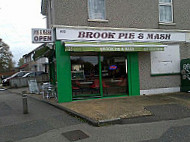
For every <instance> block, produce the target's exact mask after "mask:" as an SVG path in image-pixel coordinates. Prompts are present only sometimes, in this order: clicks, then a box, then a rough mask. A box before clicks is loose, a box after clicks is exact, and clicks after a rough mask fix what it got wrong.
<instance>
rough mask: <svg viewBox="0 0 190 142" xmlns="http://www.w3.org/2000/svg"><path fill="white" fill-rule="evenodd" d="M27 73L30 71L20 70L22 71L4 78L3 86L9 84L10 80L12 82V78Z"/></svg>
mask: <svg viewBox="0 0 190 142" xmlns="http://www.w3.org/2000/svg"><path fill="white" fill-rule="evenodd" d="M26 73H28V71H20V72H17V73H15V74H13V75H11V76H10V77H7V78H5V79H3V81H2V84H3V86H8V85H9V82H10V79H13V78H16V77H22V76H23V75H25V74H26Z"/></svg>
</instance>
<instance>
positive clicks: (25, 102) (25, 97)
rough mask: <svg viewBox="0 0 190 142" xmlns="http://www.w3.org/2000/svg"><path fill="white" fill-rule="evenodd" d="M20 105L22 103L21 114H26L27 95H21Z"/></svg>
mask: <svg viewBox="0 0 190 142" xmlns="http://www.w3.org/2000/svg"><path fill="white" fill-rule="evenodd" d="M22 103H23V114H27V113H28V104H27V95H25V94H23V95H22Z"/></svg>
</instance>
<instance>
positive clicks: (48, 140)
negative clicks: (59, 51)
mask: <svg viewBox="0 0 190 142" xmlns="http://www.w3.org/2000/svg"><path fill="white" fill-rule="evenodd" d="M28 108H29V113H28V114H23V109H22V97H21V96H20V95H17V94H14V93H10V92H9V91H0V142H13V141H14V142H70V141H74V140H78V139H80V140H78V141H82V142H161V141H166V142H170V141H171V142H179V141H180V142H189V140H190V117H185V118H179V119H177V120H165V121H155V122H152V121H151V122H146V123H134V122H133V123H131V124H130V123H122V124H116V125H106V126H102V127H94V126H91V125H89V124H87V123H86V122H84V121H83V120H81V119H78V118H76V117H73V116H70V115H69V114H67V113H65V112H63V111H62V110H59V109H57V108H55V107H53V106H51V105H49V104H46V103H43V102H40V101H37V100H34V99H32V98H28Z"/></svg>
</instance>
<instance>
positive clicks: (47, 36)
mask: <svg viewBox="0 0 190 142" xmlns="http://www.w3.org/2000/svg"><path fill="white" fill-rule="evenodd" d="M52 42H54V37H53V30H52V29H32V43H52Z"/></svg>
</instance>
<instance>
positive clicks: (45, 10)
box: [41, 0, 48, 15]
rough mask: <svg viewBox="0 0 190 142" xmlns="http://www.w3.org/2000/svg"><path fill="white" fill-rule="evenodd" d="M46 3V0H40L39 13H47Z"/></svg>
mask: <svg viewBox="0 0 190 142" xmlns="http://www.w3.org/2000/svg"><path fill="white" fill-rule="evenodd" d="M47 4H48V0H42V1H41V13H42V15H47Z"/></svg>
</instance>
